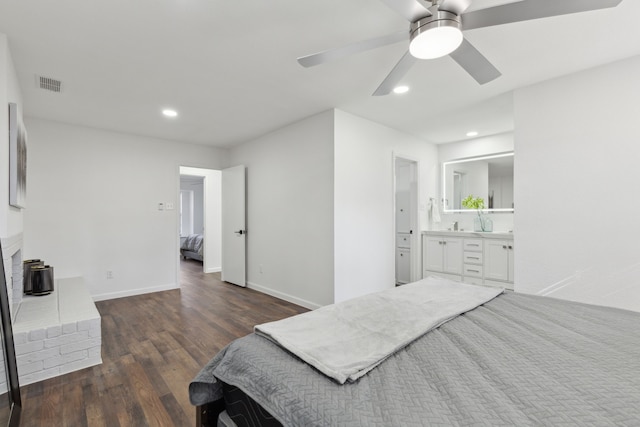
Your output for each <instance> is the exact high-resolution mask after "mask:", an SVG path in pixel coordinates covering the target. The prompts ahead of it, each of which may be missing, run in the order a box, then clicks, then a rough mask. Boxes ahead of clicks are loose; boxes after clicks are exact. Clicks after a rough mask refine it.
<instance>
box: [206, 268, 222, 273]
mask: <svg viewBox="0 0 640 427" xmlns="http://www.w3.org/2000/svg"><path fill="white" fill-rule="evenodd" d="M221 271H222V267H213V268H208V269H207V271H205V273H219V272H221Z"/></svg>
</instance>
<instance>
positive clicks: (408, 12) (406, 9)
mask: <svg viewBox="0 0 640 427" xmlns="http://www.w3.org/2000/svg"><path fill="white" fill-rule="evenodd" d="M381 1H382V2H383V3H384V4H386V5H387V6H389V7H390V8H391V9H393V10H395V11H396V12H397V13H398V14H400V15H402V16H404V18H405V19H406V20H407V21H409V22H415V21H417V20H418V19H422V18H424V17H425V16H430V15H431V12H429V11H428V10H427V8H426V6H424V5H423V4H422V2H419V1H417V0H381Z"/></svg>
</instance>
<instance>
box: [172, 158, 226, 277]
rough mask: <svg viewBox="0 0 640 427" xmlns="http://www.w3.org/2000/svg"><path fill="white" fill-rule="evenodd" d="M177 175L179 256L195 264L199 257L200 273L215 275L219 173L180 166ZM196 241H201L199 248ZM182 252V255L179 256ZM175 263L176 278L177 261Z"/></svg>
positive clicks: (218, 242)
mask: <svg viewBox="0 0 640 427" xmlns="http://www.w3.org/2000/svg"><path fill="white" fill-rule="evenodd" d="M179 175H180V192H179V198H178V200H179V201H180V203H179V208H180V213H179V215H178V224H177V225H178V227H177V230H178V233H177V234H178V238H177V240H178V247H179V253H180V254H181V253H185V254H187V255H188V256H189V257H190V258H192V259H194V260H196V261H195V262H198V256H200V257H201V261H202V271H203V272H204V273H215V272H219V271H220V270H221V265H222V264H221V258H222V255H221V254H222V237H221V234H222V189H221V185H222V184H221V171H219V170H213V169H203V168H192V167H185V166H180V173H179ZM198 236H201V237H198ZM198 240H200V241H201V245H200V247H198V243H197V241H198ZM187 241H188V244H186V243H187ZM183 248H184V252H180V249H183ZM177 262H178V268H177V271H178V275H179V274H180V273H179V272H180V259H178V260H177ZM178 283H180V277H178Z"/></svg>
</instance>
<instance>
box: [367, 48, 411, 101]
mask: <svg viewBox="0 0 640 427" xmlns="http://www.w3.org/2000/svg"><path fill="white" fill-rule="evenodd" d="M416 61H417V59H416V58H415V57H413V56H412V55H411V54H410V53H409V51H407V53H405V54H404V56H403V57H402V58H401V59H400V61H398V63H397V64H396V66H395V67H393V70H391V72H390V73H389V74H388V75H387V77H386V78H385V79H384V80H383V82H382V83H381V84H380V86H378V89H376V91H375V92H373V96H383V95H389V94H390V93H391V91H392V90H393V88H394V87H396V85H397V84H398V82H399V81H400V79H401V78H403V77H404V75H405V74H407V71H409V68H411V67H412V66H413V64H415V63H416Z"/></svg>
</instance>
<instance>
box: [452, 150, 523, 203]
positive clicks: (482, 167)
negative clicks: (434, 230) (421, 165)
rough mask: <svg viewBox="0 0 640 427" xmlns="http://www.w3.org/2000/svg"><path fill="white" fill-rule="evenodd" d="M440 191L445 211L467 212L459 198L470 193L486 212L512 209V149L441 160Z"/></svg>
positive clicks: (461, 198) (463, 197)
mask: <svg viewBox="0 0 640 427" xmlns="http://www.w3.org/2000/svg"><path fill="white" fill-rule="evenodd" d="M442 194H443V195H444V196H443V199H444V200H443V205H444V206H443V208H444V212H469V209H465V208H464V207H463V206H462V200H464V199H465V198H466V197H467V196H469V195H470V194H473V196H474V197H482V198H483V199H484V204H485V211H487V212H513V152H512V151H511V152H508V153H498V154H491V155H486V156H479V157H470V158H466V159H458V160H452V161H448V162H444V163H442ZM474 212H475V211H474Z"/></svg>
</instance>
